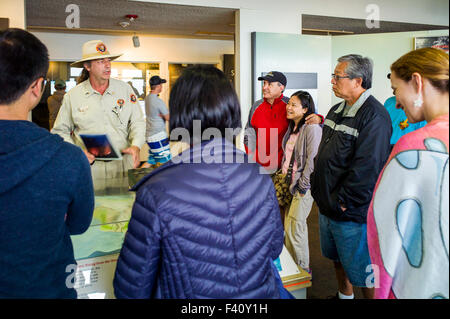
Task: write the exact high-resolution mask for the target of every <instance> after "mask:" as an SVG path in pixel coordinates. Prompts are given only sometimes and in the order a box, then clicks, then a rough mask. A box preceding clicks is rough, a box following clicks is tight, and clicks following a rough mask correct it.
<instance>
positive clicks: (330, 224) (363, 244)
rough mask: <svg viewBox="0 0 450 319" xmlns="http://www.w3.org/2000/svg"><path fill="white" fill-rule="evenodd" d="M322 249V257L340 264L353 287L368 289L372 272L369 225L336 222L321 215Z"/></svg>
mask: <svg viewBox="0 0 450 319" xmlns="http://www.w3.org/2000/svg"><path fill="white" fill-rule="evenodd" d="M319 234H320V248H321V250H322V255H323V256H324V257H326V258H328V259H331V260H333V261H335V262H340V263H341V264H342V267H343V268H344V270H345V273H346V275H347V277H348V279H349V280H350V283H351V284H352V285H353V286H357V287H367V284H368V283H366V279H367V278H368V276H369V275H370V273H371V272H372V269H371V267H369V268H368V267H367V266H369V265H370V264H371V261H370V255H369V248H368V246H367V225H366V224H359V223H355V222H351V221H349V222H342V221H335V220H333V219H331V218H328V217H326V216H325V215H322V214H320V213H319Z"/></svg>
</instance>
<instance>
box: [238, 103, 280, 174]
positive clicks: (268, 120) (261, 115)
mask: <svg viewBox="0 0 450 319" xmlns="http://www.w3.org/2000/svg"><path fill="white" fill-rule="evenodd" d="M285 99H286V98H285ZM286 104H287V103H286V102H285V101H283V95H281V96H280V97H279V98H277V99H275V101H274V102H273V104H272V105H271V104H269V103H268V102H267V100H266V99H264V101H263V102H262V103H261V104H260V105H259V106H258V107H257V108H256V109H255V112H254V114H253V116H252V119H251V122H250V123H251V125H252V126H253V128H254V129H255V131H256V149H255V153H256V158H255V160H256V162H257V163H259V164H261V165H262V166H264V167H268V168H275V166H276V168H280V167H281V160H282V159H283V148H282V141H283V137H284V134H286V130H287V128H288V120H287V119H286ZM271 129H272V130H271ZM274 130H275V131H274ZM261 141H264V144H263V145H261V144H260V142H261ZM247 152H248V150H247Z"/></svg>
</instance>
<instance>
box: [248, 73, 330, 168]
mask: <svg viewBox="0 0 450 319" xmlns="http://www.w3.org/2000/svg"><path fill="white" fill-rule="evenodd" d="M258 81H264V82H263V88H262V93H263V99H261V100H259V101H256V102H255V103H254V104H253V106H252V108H251V109H250V112H249V115H248V122H247V125H246V126H245V135H244V147H245V151H246V153H247V154H249V155H250V156H251V157H253V159H254V160H255V161H256V162H257V163H259V164H261V165H262V166H263V167H265V168H266V169H267V170H268V171H269V172H271V173H275V171H276V170H277V169H279V168H280V167H281V160H282V159H283V148H282V141H283V137H284V135H285V134H286V131H287V128H288V125H289V123H288V120H287V117H286V105H287V103H288V102H289V98H288V97H285V96H283V92H284V89H285V88H286V85H287V79H286V76H285V75H284V74H283V73H281V72H278V71H271V72H269V73H267V74H266V75H264V76H261V77H259V78H258ZM305 120H306V122H305V123H306V124H321V123H322V122H323V116H321V115H318V114H310V115H309V116H308V117H307V118H306V119H305ZM273 129H276V130H277V131H276V135H273V134H272V133H271V131H272V130H273ZM260 141H265V145H259V144H258V142H260Z"/></svg>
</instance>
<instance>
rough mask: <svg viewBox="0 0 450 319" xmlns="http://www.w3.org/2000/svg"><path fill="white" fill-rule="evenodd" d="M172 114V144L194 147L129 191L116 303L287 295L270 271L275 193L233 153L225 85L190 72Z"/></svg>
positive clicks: (276, 240)
mask: <svg viewBox="0 0 450 319" xmlns="http://www.w3.org/2000/svg"><path fill="white" fill-rule="evenodd" d="M169 109H170V128H171V132H172V134H171V137H172V138H173V137H174V135H178V136H179V137H180V138H181V139H182V140H183V141H184V142H186V138H189V139H190V143H189V144H190V145H191V147H190V148H189V149H187V150H186V151H184V152H182V153H181V154H180V155H179V156H176V157H174V158H173V159H172V160H171V161H169V162H167V163H166V164H164V165H163V166H162V167H160V168H159V169H157V170H155V171H153V172H152V173H151V174H149V175H148V176H146V177H144V178H143V179H142V180H141V181H140V182H139V183H138V184H137V185H136V186H135V187H134V188H133V190H136V191H137V193H136V201H135V203H134V206H133V211H132V216H131V220H130V223H129V227H128V232H127V234H126V237H125V241H124V244H123V247H122V250H121V252H120V256H119V260H118V262H117V268H116V273H115V278H114V292H115V295H116V297H117V298H285V297H286V298H289V297H291V295H290V294H289V293H288V292H287V291H286V290H285V289H284V288H283V287H282V284H281V280H280V277H279V274H278V271H277V269H276V267H275V266H274V264H273V260H274V259H276V258H277V257H278V256H279V255H280V253H281V250H282V248H283V227H282V224H281V220H280V212H279V208H278V202H277V199H276V196H275V189H274V186H273V183H272V181H271V179H270V177H269V175H267V174H264V173H261V172H264V169H261V170H260V166H259V165H258V164H256V163H249V161H248V158H247V155H246V154H245V153H244V152H242V151H240V150H238V149H237V148H236V147H235V146H234V143H233V141H234V138H235V135H236V134H237V133H238V131H239V129H240V127H241V121H240V118H241V115H240V106H239V102H238V99H237V96H236V93H235V91H234V89H233V88H232V86H231V84H230V82H229V81H228V80H227V78H226V77H225V75H224V73H223V72H222V71H220V70H218V69H216V68H214V67H211V66H200V65H196V66H193V67H191V68H188V69H186V70H185V72H184V73H183V74H182V76H181V77H180V78H179V79H178V80H177V82H176V83H175V85H174V87H173V88H172V90H171V93H170V103H169ZM195 120H200V121H201V122H197V121H195ZM226 128H228V129H226ZM238 128H239V129H238ZM233 130H234V131H233ZM230 132H231V133H230ZM225 136H226V137H227V138H222V137H225ZM180 138H179V140H180ZM260 171H261V172H260Z"/></svg>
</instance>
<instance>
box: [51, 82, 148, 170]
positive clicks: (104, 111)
mask: <svg viewBox="0 0 450 319" xmlns="http://www.w3.org/2000/svg"><path fill="white" fill-rule="evenodd" d="M51 132H52V133H56V134H58V135H60V136H61V137H62V138H63V139H64V140H65V141H66V142H69V143H73V144H76V145H79V146H80V147H82V148H84V145H83V142H82V141H81V138H80V136H79V135H80V134H108V136H109V137H110V139H111V143H112V144H113V145H114V147H115V148H116V149H117V150H118V151H119V152H120V151H121V150H123V149H125V148H128V147H130V146H132V145H134V146H137V147H139V148H141V147H142V145H143V144H144V143H145V120H144V117H143V114H142V110H141V107H140V105H139V103H138V99H137V97H136V95H135V94H134V92H133V89H132V88H131V87H130V86H129V85H128V84H126V83H125V82H122V81H119V80H116V79H110V80H109V87H108V88H107V89H106V91H105V92H104V93H103V95H101V94H100V93H98V92H97V91H95V90H94V89H93V88H92V86H91V83H90V81H89V80H86V81H84V82H82V83H80V84H78V85H77V86H76V87H74V88H73V89H71V90H70V91H69V92H67V93H66V94H65V96H64V99H63V102H62V105H61V109H60V110H59V113H58V116H57V118H56V121H55V125H54V127H53V129H52V131H51ZM130 158H131V156H130V155H126V156H124V162H125V163H124V168H123V169H124V170H127V169H129V168H132V160H131V159H130ZM112 162H117V161H112ZM112 162H109V163H111V164H107V165H109V166H113V165H114V166H117V164H118V163H115V164H114V163H112ZM106 163H108V162H106ZM96 164H97V163H96ZM103 164H104V163H103ZM103 164H102V165H103ZM130 165H131V167H130ZM114 170H116V169H114Z"/></svg>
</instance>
